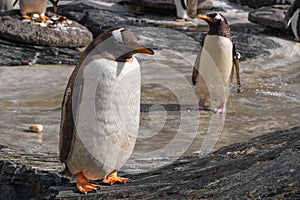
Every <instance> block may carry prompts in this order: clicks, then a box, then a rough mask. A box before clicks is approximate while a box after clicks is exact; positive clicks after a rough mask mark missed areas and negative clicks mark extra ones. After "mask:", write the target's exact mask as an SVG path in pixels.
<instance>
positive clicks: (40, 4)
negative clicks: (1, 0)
mask: <svg viewBox="0 0 300 200" xmlns="http://www.w3.org/2000/svg"><path fill="white" fill-rule="evenodd" d="M17 2H18V0H16V1H15V3H14V5H16V3H17ZM47 3H48V0H20V3H19V4H20V10H21V14H22V17H23V18H24V19H31V18H30V17H29V16H28V13H37V14H39V15H40V19H41V20H42V21H46V20H48V19H49V18H48V17H47V16H46V15H45V12H46V9H47Z"/></svg>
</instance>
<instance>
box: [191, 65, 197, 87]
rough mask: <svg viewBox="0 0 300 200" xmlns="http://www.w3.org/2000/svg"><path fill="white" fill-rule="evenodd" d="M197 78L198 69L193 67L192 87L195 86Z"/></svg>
mask: <svg viewBox="0 0 300 200" xmlns="http://www.w3.org/2000/svg"><path fill="white" fill-rule="evenodd" d="M197 77H198V69H196V68H195V67H194V68H193V74H192V83H193V85H196V83H197Z"/></svg>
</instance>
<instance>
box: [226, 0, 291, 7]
mask: <svg viewBox="0 0 300 200" xmlns="http://www.w3.org/2000/svg"><path fill="white" fill-rule="evenodd" d="M229 1H230V2H233V3H239V4H241V5H246V6H249V7H250V8H260V7H264V6H272V5H285V4H291V1H292V0H229Z"/></svg>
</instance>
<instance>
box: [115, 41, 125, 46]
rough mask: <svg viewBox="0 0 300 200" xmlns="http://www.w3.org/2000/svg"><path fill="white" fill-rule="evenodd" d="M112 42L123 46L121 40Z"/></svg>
mask: <svg viewBox="0 0 300 200" xmlns="http://www.w3.org/2000/svg"><path fill="white" fill-rule="evenodd" d="M114 43H115V45H117V46H123V42H121V41H115V42H114Z"/></svg>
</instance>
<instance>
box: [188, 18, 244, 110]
mask: <svg viewBox="0 0 300 200" xmlns="http://www.w3.org/2000/svg"><path fill="white" fill-rule="evenodd" d="M198 18H200V19H203V20H205V21H206V22H207V23H208V25H209V31H208V33H207V35H206V37H205V39H204V44H203V47H202V50H201V51H200V53H199V54H198V56H197V58H196V61H195V65H194V68H193V74H192V82H193V84H194V85H196V87H195V92H196V94H197V96H198V97H199V109H207V108H208V107H207V100H209V99H211V100H217V101H218V102H219V103H220V105H219V106H218V108H217V109H215V111H216V112H218V113H223V112H225V110H226V103H227V100H228V96H229V91H230V82H231V81H232V77H233V72H234V66H235V68H236V78H237V84H238V92H240V88H241V83H240V77H239V60H238V54H237V52H236V49H235V45H234V43H233V40H232V36H231V33H230V28H229V26H228V23H227V21H226V19H225V17H224V16H223V15H221V14H219V13H213V14H209V15H198ZM199 73H200V75H199ZM209 97H210V98H209Z"/></svg>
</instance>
